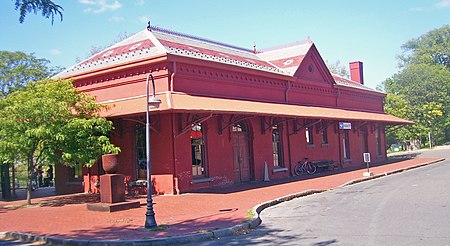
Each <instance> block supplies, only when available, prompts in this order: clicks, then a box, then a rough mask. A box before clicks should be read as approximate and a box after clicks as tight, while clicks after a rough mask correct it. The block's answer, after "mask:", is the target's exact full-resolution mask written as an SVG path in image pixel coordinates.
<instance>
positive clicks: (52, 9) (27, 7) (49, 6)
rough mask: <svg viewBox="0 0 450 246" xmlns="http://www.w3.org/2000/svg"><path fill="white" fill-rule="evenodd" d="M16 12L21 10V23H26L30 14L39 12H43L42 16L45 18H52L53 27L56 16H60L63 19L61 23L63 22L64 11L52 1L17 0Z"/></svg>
mask: <svg viewBox="0 0 450 246" xmlns="http://www.w3.org/2000/svg"><path fill="white" fill-rule="evenodd" d="M15 1H16V3H15V6H16V10H19V14H20V17H19V22H20V23H23V22H24V21H25V16H26V15H27V14H28V13H31V12H34V14H37V13H38V12H39V11H40V12H42V16H43V17H45V18H47V19H48V18H50V17H51V18H52V25H53V23H54V21H55V15H59V16H60V17H61V21H62V20H63V14H62V12H63V11H64V9H63V8H62V7H61V6H60V5H57V4H55V3H54V2H53V1H51V0H15Z"/></svg>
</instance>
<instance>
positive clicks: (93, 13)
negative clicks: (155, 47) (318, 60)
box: [0, 0, 450, 88]
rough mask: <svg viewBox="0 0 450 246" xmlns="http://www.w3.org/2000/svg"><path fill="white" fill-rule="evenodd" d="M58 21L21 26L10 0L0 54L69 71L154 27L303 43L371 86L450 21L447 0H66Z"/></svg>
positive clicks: (2, 20)
mask: <svg viewBox="0 0 450 246" xmlns="http://www.w3.org/2000/svg"><path fill="white" fill-rule="evenodd" d="M55 2H56V3H58V4H60V5H61V6H62V7H63V8H64V19H63V21H62V22H60V21H59V17H57V18H56V19H55V23H54V25H51V21H50V20H48V19H45V18H43V17H41V16H40V15H34V14H29V15H27V17H26V18H25V22H24V23H23V24H20V23H19V15H18V12H17V11H15V10H14V0H2V1H1V3H0V9H1V10H0V33H1V38H0V49H1V50H8V51H24V52H27V53H35V55H36V56H37V57H42V58H46V59H48V60H50V61H51V65H54V66H63V67H70V66H72V65H74V64H75V63H76V62H75V61H76V58H77V57H78V58H84V57H85V56H86V55H87V54H88V52H89V50H90V49H91V47H92V46H101V45H106V44H109V43H111V42H112V41H113V40H115V39H116V38H117V36H118V34H119V33H123V32H126V33H128V34H134V33H136V32H138V31H141V30H143V29H144V28H145V27H146V23H147V21H148V20H151V23H152V25H156V26H159V27H163V28H167V29H172V30H174V31H177V32H182V33H187V34H191V35H195V36H200V37H203V38H208V39H212V40H216V41H220V42H224V43H229V44H233V45H237V46H241V47H245V48H252V46H253V43H254V42H255V43H256V45H257V48H259V49H261V48H267V47H272V46H277V45H283V44H288V43H293V42H295V41H300V40H304V39H306V38H307V37H308V36H309V37H310V38H311V39H312V40H313V41H314V43H315V44H316V46H317V48H318V50H319V52H320V53H321V55H322V57H323V59H324V60H328V61H329V62H331V63H333V62H335V61H337V60H340V61H341V64H344V65H346V66H347V64H348V62H349V61H356V60H359V61H362V62H364V75H365V84H366V85H368V86H370V87H372V88H375V87H376V86H377V85H378V84H379V83H381V82H382V81H383V80H385V79H386V78H388V77H390V76H392V75H393V74H394V73H396V72H397V71H398V68H397V58H396V57H397V56H398V55H399V54H400V53H401V49H400V46H401V45H402V44H403V43H405V42H406V41H408V40H410V39H412V38H417V37H419V36H420V35H422V34H424V33H426V32H428V31H430V30H432V29H435V28H439V27H442V26H443V25H445V24H450V0H422V1H419V0H379V1H361V0H340V1H337V0H335V1H332V0H314V1H305V0H278V1H274V0H271V1H270V0H239V1H238V0H227V1H213V0H184V1H183V0H127V1H125V0H69V1H58V0H55Z"/></svg>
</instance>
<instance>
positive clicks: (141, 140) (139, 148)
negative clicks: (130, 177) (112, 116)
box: [135, 124, 147, 179]
mask: <svg viewBox="0 0 450 246" xmlns="http://www.w3.org/2000/svg"><path fill="white" fill-rule="evenodd" d="M135 138H136V142H135V150H136V168H137V178H138V179H147V156H146V153H145V126H144V125H142V124H136V127H135Z"/></svg>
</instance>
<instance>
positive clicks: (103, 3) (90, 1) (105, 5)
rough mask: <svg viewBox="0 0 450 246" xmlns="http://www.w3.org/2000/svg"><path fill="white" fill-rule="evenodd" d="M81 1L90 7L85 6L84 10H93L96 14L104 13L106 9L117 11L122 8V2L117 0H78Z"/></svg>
mask: <svg viewBox="0 0 450 246" xmlns="http://www.w3.org/2000/svg"><path fill="white" fill-rule="evenodd" d="M78 1H79V3H81V4H83V5H89V6H90V7H88V8H85V9H84V10H83V11H84V12H92V13H94V14H98V13H103V12H105V11H115V10H118V9H120V8H122V4H121V3H120V2H119V1H117V0H115V1H112V2H111V1H109V0H78Z"/></svg>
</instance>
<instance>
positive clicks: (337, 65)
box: [326, 60, 350, 78]
mask: <svg viewBox="0 0 450 246" xmlns="http://www.w3.org/2000/svg"><path fill="white" fill-rule="evenodd" d="M326 64H327V67H328V69H329V70H330V72H331V73H333V74H337V75H340V76H342V77H344V78H350V74H349V72H348V69H347V67H346V66H344V65H342V64H341V61H340V60H337V61H336V62H334V63H328V61H326Z"/></svg>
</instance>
